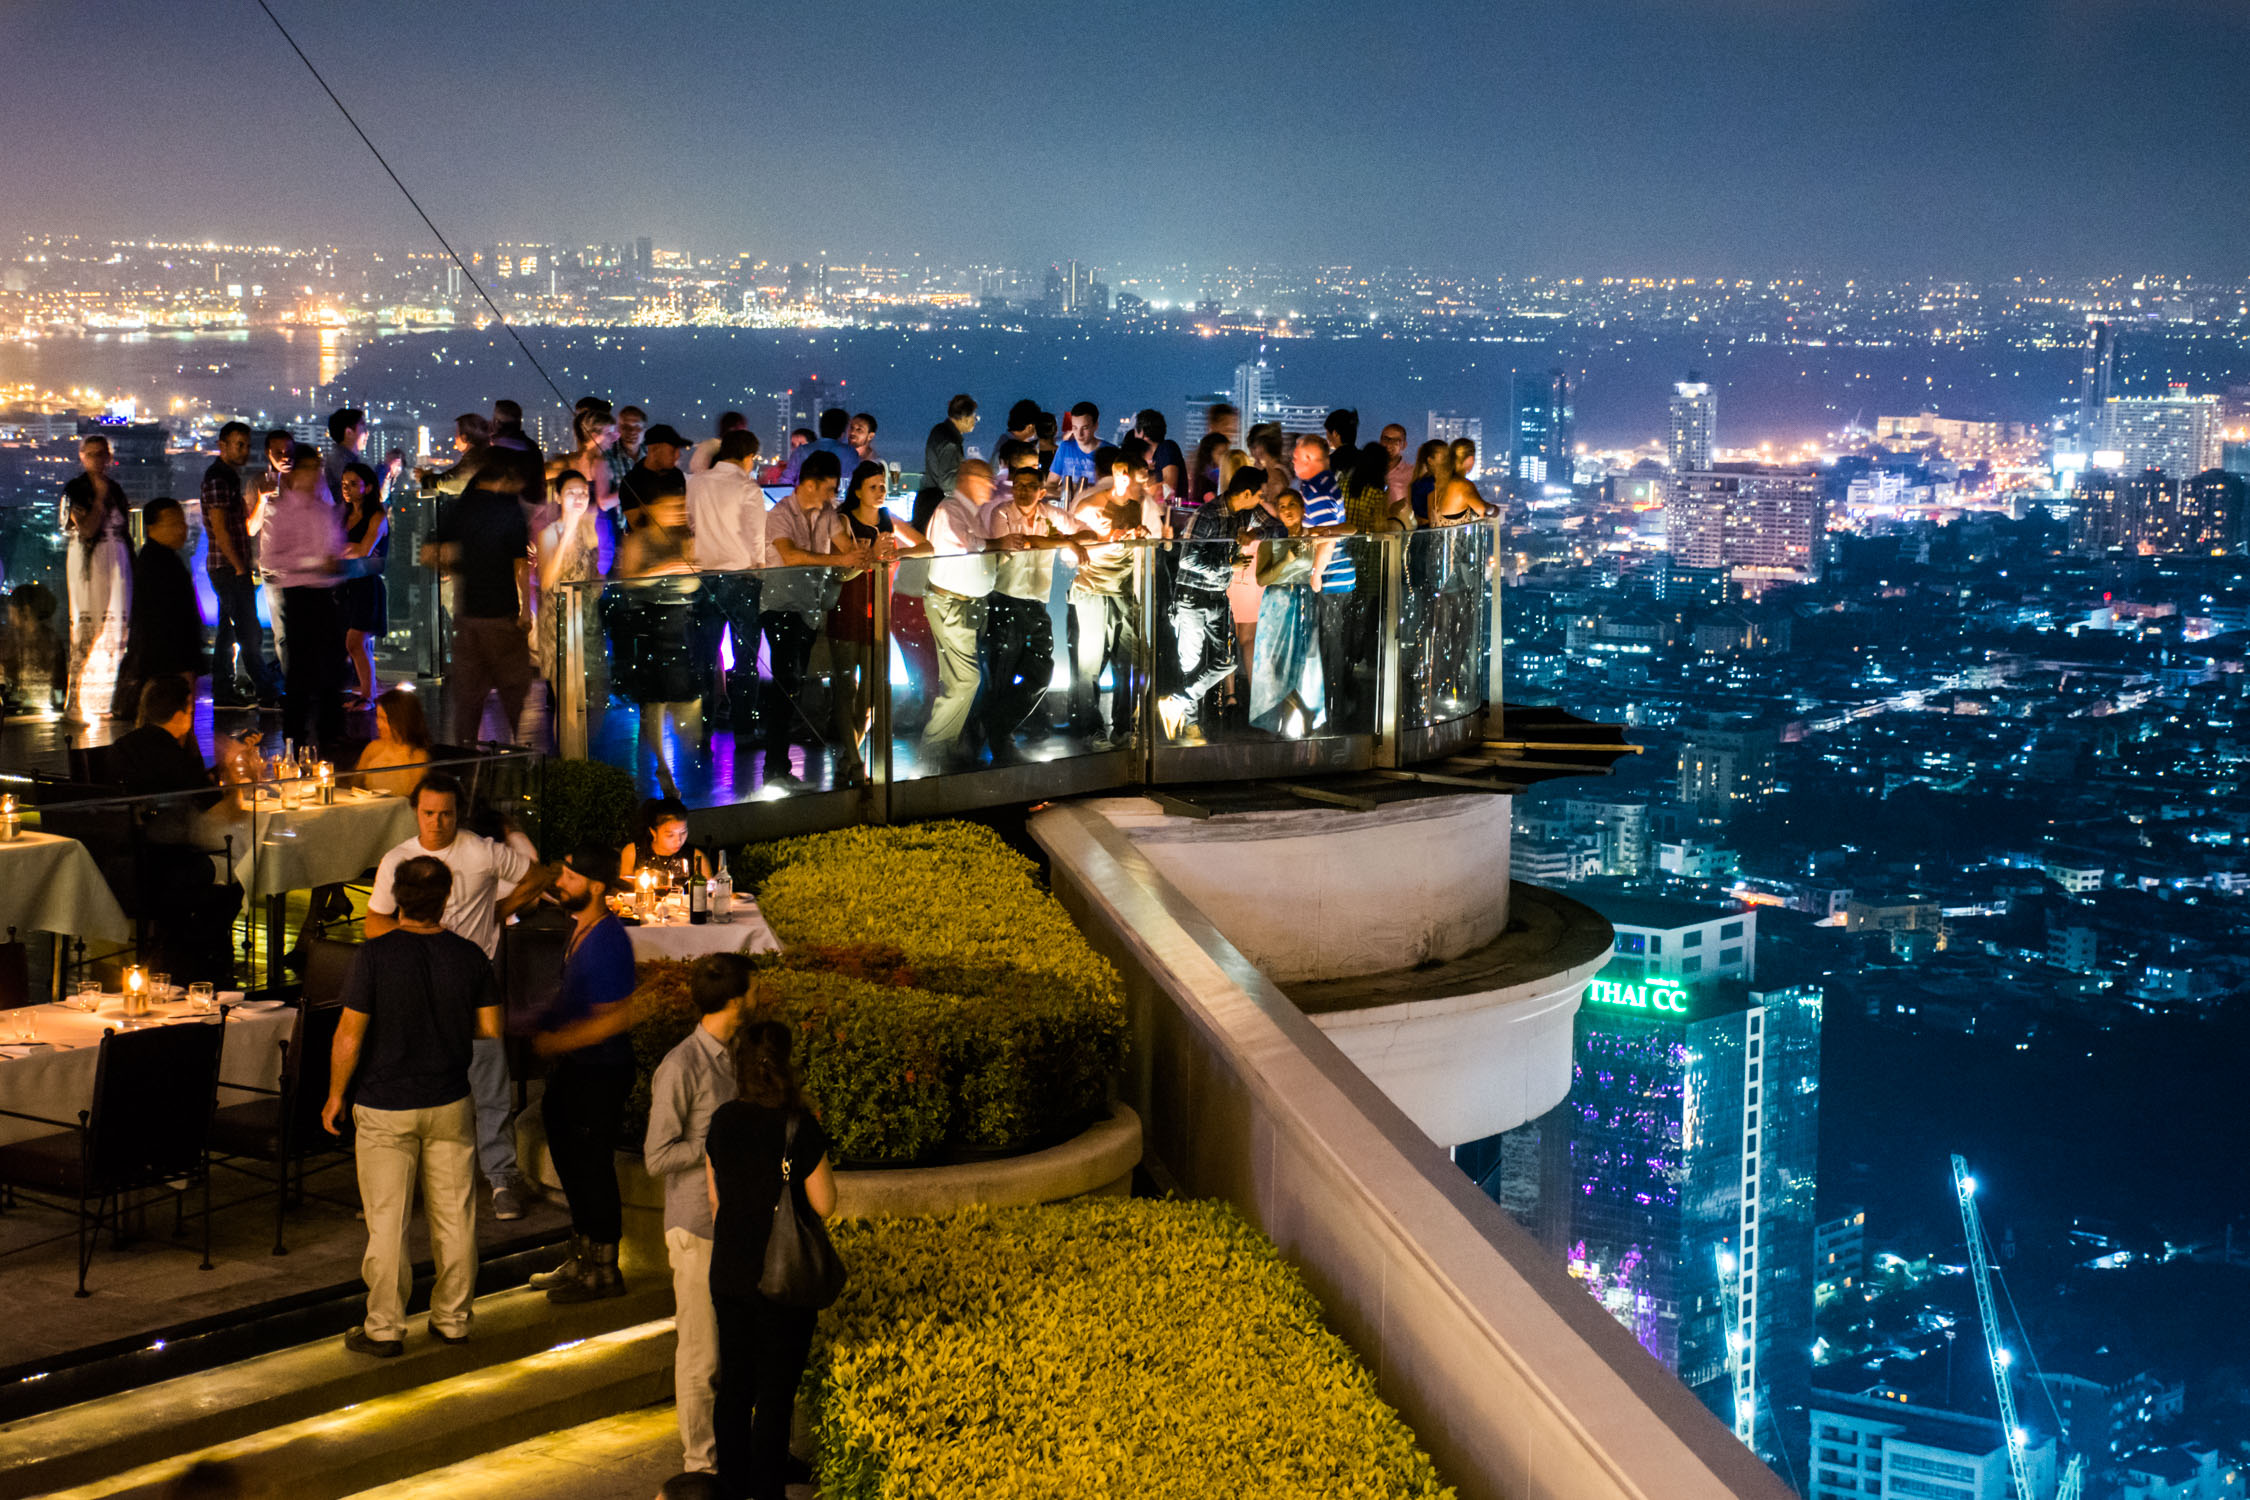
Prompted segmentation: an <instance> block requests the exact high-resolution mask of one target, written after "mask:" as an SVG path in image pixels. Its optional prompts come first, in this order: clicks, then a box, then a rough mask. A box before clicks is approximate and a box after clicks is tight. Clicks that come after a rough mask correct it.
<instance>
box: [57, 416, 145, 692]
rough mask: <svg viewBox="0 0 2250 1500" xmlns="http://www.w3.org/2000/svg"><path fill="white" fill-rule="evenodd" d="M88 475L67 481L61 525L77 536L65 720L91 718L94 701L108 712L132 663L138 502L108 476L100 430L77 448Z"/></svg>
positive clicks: (72, 547) (71, 568) (71, 561)
mask: <svg viewBox="0 0 2250 1500" xmlns="http://www.w3.org/2000/svg"><path fill="white" fill-rule="evenodd" d="M78 462H79V464H80V465H81V467H82V468H83V470H84V472H82V473H80V474H79V475H78V477H77V478H75V479H73V480H71V481H70V483H68V484H66V485H64V486H63V492H62V528H63V532H64V533H65V534H66V535H67V536H68V537H69V538H70V552H69V560H68V567H67V572H68V573H69V575H70V679H69V687H68V689H67V690H66V692H65V694H64V697H63V722H64V723H66V724H83V723H85V722H86V714H87V705H88V704H94V705H97V707H96V708H95V709H94V712H96V713H101V712H106V705H108V704H109V702H110V700H111V699H112V698H114V697H115V696H116V695H117V671H118V668H119V667H120V666H122V665H123V664H124V661H125V629H126V623H127V621H128V619H129V617H130V616H131V615H132V612H133V536H132V532H131V530H130V528H129V525H128V517H129V516H130V515H131V513H132V504H131V502H130V501H128V500H127V499H126V498H125V492H124V490H122V489H120V488H118V484H117V481H116V480H114V479H112V478H110V477H109V465H110V451H109V439H108V438H106V437H103V436H102V435H101V434H100V433H98V432H97V433H95V434H93V435H92V436H90V437H88V438H87V439H86V440H85V441H83V442H81V443H80V444H79V445H78Z"/></svg>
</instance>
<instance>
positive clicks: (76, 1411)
mask: <svg viewBox="0 0 2250 1500" xmlns="http://www.w3.org/2000/svg"><path fill="white" fill-rule="evenodd" d="M671 1314H672V1288H671V1285H670V1283H669V1282H667V1281H661V1280H658V1279H656V1278H654V1277H648V1278H642V1279H639V1280H637V1281H636V1282H635V1284H634V1288H633V1290H632V1291H631V1292H629V1293H628V1294H627V1295H626V1296H623V1297H618V1298H613V1299H610V1300H608V1301H604V1302H589V1303H581V1304H579V1305H577V1306H567V1307H557V1306H555V1305H554V1304H553V1303H550V1302H549V1301H548V1300H547V1299H546V1297H545V1296H544V1295H543V1294H541V1293H538V1292H534V1291H532V1290H530V1289H529V1288H527V1287H519V1288H517V1289H515V1290H513V1291H508V1292H501V1293H498V1294H496V1295H493V1296H488V1297H480V1298H478V1299H477V1303H476V1321H475V1323H474V1325H473V1327H472V1329H471V1334H470V1340H469V1342H468V1343H466V1344H459V1345H446V1344H440V1343H438V1342H437V1341H436V1340H435V1339H433V1338H430V1337H429V1336H428V1335H427V1334H426V1333H425V1332H424V1331H423V1327H422V1320H421V1319H420V1318H416V1319H414V1320H413V1322H412V1323H411V1324H410V1325H409V1329H410V1332H409V1333H408V1336H407V1340H406V1353H405V1354H403V1355H401V1356H400V1357H399V1358H397V1359H381V1360H379V1359H370V1358H368V1357H367V1356H365V1355H359V1354H352V1353H349V1352H347V1351H346V1350H345V1349H344V1347H343V1342H342V1340H341V1339H339V1338H334V1337H330V1338H322V1339H319V1340H316V1341H314V1342H312V1343H306V1344H299V1345H297V1346H296V1347H294V1348H289V1349H282V1350H278V1351H276V1352H274V1353H271V1354H263V1355H258V1356H256V1357H254V1358H251V1359H245V1360H239V1361H236V1362H235V1363H233V1364H229V1365H223V1366H220V1367H219V1368H217V1369H212V1370H206V1371H202V1372H200V1373H196V1374H191V1375H183V1376H179V1377H177V1378H175V1379H171V1380H165V1381H159V1382H156V1383H154V1384H151V1385H148V1386H144V1387H142V1388H141V1389H138V1390H133V1391H126V1392H122V1393H120V1394H118V1395H115V1396H106V1397H103V1398H101V1399H100V1400H95V1401H85V1402H80V1403H79V1404H77V1405H74V1406H66V1407H62V1408H60V1409H58V1410H55V1411H51V1412H44V1413H41V1414H40V1415H38V1416H32V1417H25V1418H21V1419H19V1420H16V1421H13V1422H8V1423H6V1424H4V1425H0V1500H19V1497H31V1496H38V1495H47V1494H51V1493H54V1492H56V1491H59V1490H62V1489H64V1488H65V1487H67V1486H72V1485H81V1486H82V1485H89V1484H94V1483H96V1482H97V1481H100V1480H103V1479H105V1478H107V1477H109V1476H113V1475H118V1474H121V1473H123V1472H125V1471H127V1470H130V1469H139V1468H143V1467H146V1466H150V1465H158V1464H162V1463H163V1462H165V1461H167V1460H170V1459H174V1458H177V1457H179V1456H181V1455H184V1454H189V1453H193V1452H195V1451H198V1450H203V1449H209V1448H212V1447H215V1446H222V1445H227V1444H233V1443H238V1442H244V1441H255V1440H256V1438H257V1436H258V1435H259V1434H262V1433H265V1432H267V1431H268V1430H270V1429H277V1428H285V1427H288V1426H290V1425H291V1424H296V1423H300V1422H304V1421H308V1420H316V1419H326V1418H327V1417H329V1416H331V1415H332V1414H335V1413H339V1412H342V1411H347V1410H351V1409H353V1408H355V1407H364V1406H366V1405H367V1404H369V1403H372V1402H377V1401H383V1400H390V1399H394V1398H398V1397H402V1396H410V1395H411V1394H413V1393H414V1392H417V1391H426V1390H429V1389H432V1388H435V1387H436V1386H438V1385H441V1384H444V1383H446V1382H449V1381H453V1380H460V1379H466V1378H469V1377H471V1376H473V1375H475V1374H476V1373H477V1372H480V1371H484V1370H487V1369H493V1368H513V1367H514V1365H515V1364H516V1363H517V1362H520V1361H523V1360H525V1359H528V1358H533V1357H537V1356H541V1355H542V1354H543V1353H549V1352H553V1351H555V1350H557V1349H558V1348H559V1347H565V1346H575V1345H579V1344H581V1343H583V1342H584V1341H587V1340H590V1339H593V1338H596V1337H600V1336H604V1335H608V1334H611V1333H613V1332H616V1331H618V1330H623V1329H631V1328H635V1327H646V1326H657V1327H659V1328H660V1329H661V1340H660V1341H661V1343H662V1345H663V1355H662V1360H661V1363H662V1365H663V1369H664V1372H665V1373H664V1381H665V1385H666V1389H667V1390H668V1389H669V1382H670V1370H671V1348H672V1336H671V1323H670V1321H669V1320H670V1318H671ZM647 1399H650V1400H655V1399H661V1397H660V1396H652V1397H649V1398H647ZM616 1409H618V1408H617V1407H609V1408H606V1410H616ZM601 1414H602V1413H595V1415H601ZM569 1420H572V1421H576V1420H580V1419H579V1418H577V1417H572V1418H570V1419H569ZM524 1430H525V1429H518V1430H516V1431H513V1432H510V1433H507V1434H506V1435H505V1439H506V1440H507V1441H514V1440H515V1439H516V1438H518V1437H521V1436H523V1433H524ZM486 1446H491V1444H487V1445H486ZM447 1461H450V1460H447ZM401 1472H414V1471H412V1470H406V1471H401ZM388 1477H396V1476H395V1475H393V1476H388ZM374 1482H379V1481H374V1480H370V1481H367V1483H374ZM362 1487H364V1485H363V1486H362ZM289 1492H290V1493H292V1494H296V1493H299V1491H298V1490H297V1489H296V1488H295V1487H294V1486H293V1487H292V1489H291V1490H290V1491H289ZM324 1493H335V1494H342V1493H348V1491H324Z"/></svg>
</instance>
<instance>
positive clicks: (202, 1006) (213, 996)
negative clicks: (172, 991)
mask: <svg viewBox="0 0 2250 1500" xmlns="http://www.w3.org/2000/svg"><path fill="white" fill-rule="evenodd" d="M187 997H188V1008H189V1009H190V1010H193V1011H194V1012H195V1013H196V1014H197V1015H203V1016H207V1015H209V1014H211V1012H212V1011H214V1010H216V1009H218V999H219V988H218V986H217V985H214V984H205V983H203V982H201V981H200V980H199V981H197V982H196V983H194V984H191V985H189V986H188V987H187Z"/></svg>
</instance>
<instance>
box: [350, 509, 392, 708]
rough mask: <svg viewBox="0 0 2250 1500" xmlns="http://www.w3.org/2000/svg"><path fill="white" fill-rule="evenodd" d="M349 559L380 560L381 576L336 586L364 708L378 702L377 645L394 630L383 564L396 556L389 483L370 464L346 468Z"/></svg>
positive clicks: (377, 573) (356, 692)
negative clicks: (386, 502)
mask: <svg viewBox="0 0 2250 1500" xmlns="http://www.w3.org/2000/svg"><path fill="white" fill-rule="evenodd" d="M342 482H343V488H344V493H343V497H342V498H343V506H344V556H345V557H347V558H351V557H372V558H375V559H376V560H377V561H376V568H377V571H375V572H373V573H367V574H363V575H360V576H357V577H353V578H347V579H345V580H344V581H343V582H342V583H340V584H338V585H336V608H337V609H338V610H339V611H340V612H341V613H342V614H343V617H344V655H345V656H346V657H348V658H350V660H351V664H352V671H353V672H354V673H356V674H357V675H358V677H359V686H358V688H357V689H355V690H354V691H353V692H351V693H349V694H347V697H352V698H357V699H358V700H359V703H360V706H361V707H363V708H364V707H366V706H367V705H368V704H371V703H373V702H374V701H375V688H376V682H375V642H376V641H378V640H380V639H381V638H382V636H383V634H384V632H386V631H388V630H389V629H390V628H391V616H390V594H389V590H388V588H387V587H386V585H385V584H384V582H383V574H382V571H381V567H382V563H383V562H384V561H386V560H388V559H389V557H390V555H391V520H390V516H389V514H388V512H387V511H386V510H385V508H384V506H383V495H382V484H383V481H382V479H381V477H380V476H378V475H377V474H376V472H375V471H374V470H373V469H371V468H369V467H368V466H367V465H366V464H346V465H345V466H344V477H343V481H342Z"/></svg>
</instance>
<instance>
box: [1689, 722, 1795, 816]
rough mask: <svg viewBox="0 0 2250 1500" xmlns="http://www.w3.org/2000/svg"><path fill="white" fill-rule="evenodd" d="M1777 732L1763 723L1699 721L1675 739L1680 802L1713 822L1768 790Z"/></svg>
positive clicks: (1750, 805)
mask: <svg viewBox="0 0 2250 1500" xmlns="http://www.w3.org/2000/svg"><path fill="white" fill-rule="evenodd" d="M1779 745H1780V737H1779V736H1778V735H1777V734H1775V732H1774V731H1773V730H1772V729H1771V728H1770V727H1766V726H1761V725H1756V724H1741V723H1711V724H1704V725H1701V726H1699V727H1696V728H1692V729H1690V730H1688V731H1687V733H1686V735H1685V736H1683V737H1682V739H1681V741H1680V764H1679V778H1680V801H1681V802H1683V803H1684V804H1686V806H1687V808H1688V810H1689V811H1691V812H1693V813H1694V814H1695V816H1696V818H1697V820H1698V821H1699V822H1702V823H1704V824H1706V825H1714V826H1715V825H1718V824H1722V823H1726V822H1728V821H1730V820H1731V819H1732V818H1733V817H1734V815H1735V814H1737V813H1742V812H1748V811H1750V810H1751V809H1753V808H1755V807H1757V806H1758V805H1759V804H1760V803H1762V802H1764V801H1765V800H1766V798H1767V797H1769V796H1771V795H1772V794H1773V788H1774V754H1775V751H1776V750H1777V749H1778V748H1779Z"/></svg>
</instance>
